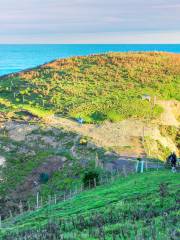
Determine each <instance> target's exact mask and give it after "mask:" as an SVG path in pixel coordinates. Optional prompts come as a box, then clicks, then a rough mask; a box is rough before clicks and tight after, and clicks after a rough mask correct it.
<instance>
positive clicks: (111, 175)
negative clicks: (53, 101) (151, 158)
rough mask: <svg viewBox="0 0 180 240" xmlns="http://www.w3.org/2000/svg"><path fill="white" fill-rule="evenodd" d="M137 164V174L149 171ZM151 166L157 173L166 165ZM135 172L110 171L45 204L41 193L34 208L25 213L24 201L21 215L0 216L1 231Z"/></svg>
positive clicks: (54, 196)
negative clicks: (31, 215)
mask: <svg viewBox="0 0 180 240" xmlns="http://www.w3.org/2000/svg"><path fill="white" fill-rule="evenodd" d="M134 162H135V168H134V172H135V173H137V172H139V173H143V172H144V170H145V171H147V170H148V163H147V162H146V163H145V168H144V161H142V162H141V161H134ZM140 162H141V166H140V171H139V170H138V165H139V163H140ZM150 163H151V165H152V164H156V166H155V165H154V167H153V169H157V171H158V170H159V168H163V167H164V164H159V163H158V162H154V163H152V162H150ZM149 169H152V168H149ZM132 173H133V172H132V171H131V172H128V171H127V168H126V165H124V166H123V167H122V171H120V170H119V169H117V170H115V171H113V170H112V171H110V172H107V174H104V175H103V176H100V178H99V180H98V182H97V179H96V178H94V179H91V180H89V184H88V187H85V186H84V185H83V184H81V185H80V186H79V188H78V187H77V186H75V188H73V189H70V190H69V191H62V192H61V194H59V196H57V193H55V194H54V195H49V196H48V199H47V200H46V201H44V202H43V197H42V196H40V194H39V192H37V193H36V199H35V205H34V206H33V207H31V206H30V203H29V201H28V202H27V206H25V207H26V209H27V210H26V211H24V208H25V207H23V203H22V201H20V203H19V205H18V206H19V212H20V213H19V214H16V215H15V216H13V214H12V212H11V210H9V215H10V217H9V218H6V219H4V220H3V221H2V217H1V215H0V229H2V228H5V225H6V224H7V222H8V225H9V224H10V225H11V224H13V222H14V221H13V220H14V219H16V218H17V217H20V216H21V215H23V214H24V213H32V212H34V211H36V210H37V209H40V208H43V207H45V206H48V205H54V204H57V203H59V202H61V201H64V202H65V201H68V200H70V199H72V198H74V197H75V196H77V195H78V194H80V193H81V192H85V191H88V190H90V189H93V188H96V187H97V186H103V185H106V184H109V183H112V182H114V181H115V180H117V179H118V178H119V177H124V178H125V177H127V176H128V174H129V175H130V174H132Z"/></svg>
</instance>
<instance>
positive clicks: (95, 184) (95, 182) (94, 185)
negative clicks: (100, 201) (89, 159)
mask: <svg viewBox="0 0 180 240" xmlns="http://www.w3.org/2000/svg"><path fill="white" fill-rule="evenodd" d="M94 187H96V178H94Z"/></svg>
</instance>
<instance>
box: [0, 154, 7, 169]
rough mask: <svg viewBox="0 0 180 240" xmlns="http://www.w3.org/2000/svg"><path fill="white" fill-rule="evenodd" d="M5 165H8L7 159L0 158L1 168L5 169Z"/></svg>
mask: <svg viewBox="0 0 180 240" xmlns="http://www.w3.org/2000/svg"><path fill="white" fill-rule="evenodd" d="M5 163H6V159H5V157H3V156H0V166H1V167H4V166H5Z"/></svg>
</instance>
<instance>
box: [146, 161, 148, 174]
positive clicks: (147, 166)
mask: <svg viewBox="0 0 180 240" xmlns="http://www.w3.org/2000/svg"><path fill="white" fill-rule="evenodd" d="M147 170H148V162H147V159H146V171H147Z"/></svg>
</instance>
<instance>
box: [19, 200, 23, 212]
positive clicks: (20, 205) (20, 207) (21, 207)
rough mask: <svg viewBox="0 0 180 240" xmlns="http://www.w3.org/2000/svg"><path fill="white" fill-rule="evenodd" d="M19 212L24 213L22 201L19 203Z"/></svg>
mask: <svg viewBox="0 0 180 240" xmlns="http://www.w3.org/2000/svg"><path fill="white" fill-rule="evenodd" d="M19 211H20V214H22V213H23V205H22V202H21V201H20V202H19Z"/></svg>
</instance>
